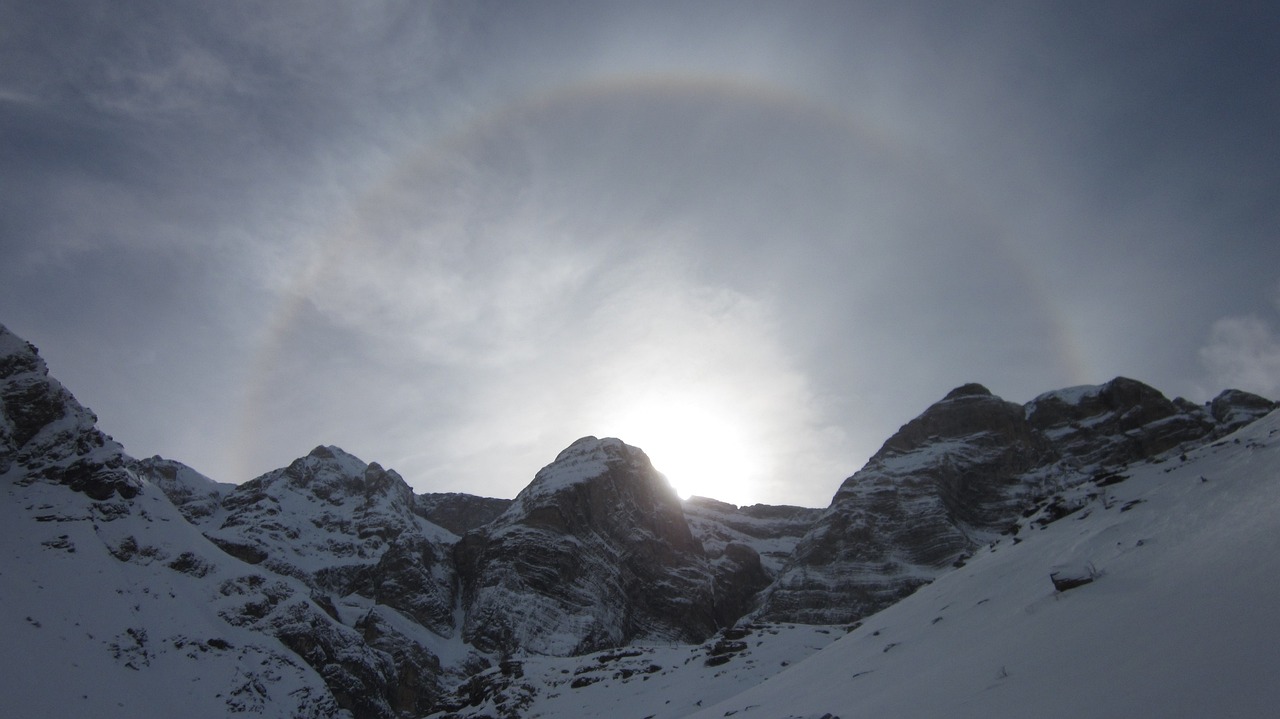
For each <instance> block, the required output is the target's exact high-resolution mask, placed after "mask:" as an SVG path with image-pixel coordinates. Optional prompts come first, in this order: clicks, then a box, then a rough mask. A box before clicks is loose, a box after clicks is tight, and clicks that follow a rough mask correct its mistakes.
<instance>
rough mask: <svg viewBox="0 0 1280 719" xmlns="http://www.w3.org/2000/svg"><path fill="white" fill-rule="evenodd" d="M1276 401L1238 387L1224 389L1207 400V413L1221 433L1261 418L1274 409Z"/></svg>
mask: <svg viewBox="0 0 1280 719" xmlns="http://www.w3.org/2000/svg"><path fill="white" fill-rule="evenodd" d="M1277 406H1280V404H1277V403H1276V402H1272V401H1271V400H1269V399H1267V398H1265V397H1259V396H1258V395H1256V394H1250V393H1249V392H1242V391H1240V390H1238V389H1229V390H1225V391H1224V392H1222V393H1221V394H1219V395H1218V396H1217V397H1214V398H1213V400H1212V401H1210V402H1209V413H1210V414H1212V415H1213V419H1214V421H1216V422H1217V423H1218V429H1219V431H1218V432H1217V434H1219V435H1223V434H1227V433H1228V432H1234V431H1236V430H1237V429H1239V428H1241V427H1243V426H1245V425H1246V424H1249V423H1250V422H1253V421H1254V420H1256V419H1261V418H1262V417H1263V416H1264V415H1267V414H1269V413H1271V412H1272V411H1273V410H1274V409H1276V407H1277Z"/></svg>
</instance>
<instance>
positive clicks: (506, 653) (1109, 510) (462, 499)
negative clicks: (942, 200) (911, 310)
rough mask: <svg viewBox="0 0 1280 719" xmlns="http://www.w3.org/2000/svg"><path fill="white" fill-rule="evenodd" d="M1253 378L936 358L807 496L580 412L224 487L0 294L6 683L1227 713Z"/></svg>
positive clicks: (1249, 665) (384, 704) (45, 692)
mask: <svg viewBox="0 0 1280 719" xmlns="http://www.w3.org/2000/svg"><path fill="white" fill-rule="evenodd" d="M1274 409H1275V405H1274V404H1273V403H1271V402H1270V401H1268V400H1265V399H1263V398H1260V397H1256V396H1254V395H1249V394H1247V393H1242V392H1236V391H1228V392H1224V393H1223V394H1222V395H1220V396H1219V397H1218V398H1216V399H1215V400H1214V401H1213V402H1211V403H1209V404H1208V405H1206V406H1199V405H1195V404H1193V403H1188V402H1185V401H1183V400H1168V399H1166V398H1164V397H1163V395H1160V393H1159V392H1157V391H1156V390H1154V389H1152V388H1150V387H1147V386H1146V385H1142V384H1141V383H1138V382H1135V381H1133V380H1127V379H1123V378H1120V379H1116V380H1113V381H1112V382H1109V383H1107V384H1105V385H1100V386H1097V387H1082V388H1072V389H1069V390H1060V391H1057V392H1051V393H1048V394H1045V395H1042V396H1040V397H1038V398H1036V399H1035V400H1033V401H1031V402H1029V403H1027V404H1026V405H1017V404H1013V403H1009V402H1005V401H1003V400H1000V399H999V398H997V397H994V396H992V395H991V394H990V392H988V391H986V390H985V389H984V388H982V387H980V386H978V385H966V386H964V387H961V388H958V389H957V390H955V391H953V392H952V393H950V394H948V395H947V396H946V397H945V398H944V399H943V400H942V401H940V402H939V403H937V404H935V405H934V406H933V407H930V408H929V409H927V410H926V411H925V413H924V414H922V415H921V416H920V417H919V418H917V419H916V420H913V421H912V422H910V423H908V424H907V425H905V426H904V427H903V428H902V429H901V430H900V431H899V432H898V433H897V434H895V435H894V436H893V437H892V438H890V439H889V440H888V441H887V442H886V443H885V445H884V447H883V448H881V450H880V451H879V452H878V453H877V454H876V455H875V456H874V457H873V458H872V460H871V461H870V462H868V464H867V466H866V467H864V468H863V469H862V470H861V471H859V472H858V473H856V474H854V475H853V476H852V477H850V478H849V479H848V480H846V482H845V483H844V485H842V486H841V488H840V490H839V492H837V494H836V496H835V497H834V498H833V500H832V503H831V505H830V506H829V507H827V508H826V509H807V508H799V507H768V506H755V507H734V506H733V505H728V504H724V503H721V502H716V501H715V500H711V499H704V498H696V499H692V500H688V501H685V502H683V503H682V502H681V501H680V500H679V499H678V498H677V497H676V496H675V494H674V492H673V491H672V490H671V488H670V486H669V485H668V484H667V483H666V481H665V479H663V478H662V476H661V475H660V474H659V473H658V472H657V471H656V470H655V469H654V468H653V467H652V465H651V464H650V463H649V460H648V458H647V457H645V455H644V453H643V452H641V451H640V450H639V449H636V448H634V447H629V446H628V445H626V444H624V443H623V442H621V441H619V440H616V439H597V438H594V437H585V438H583V439H582V440H579V441H578V442H575V443H574V444H573V445H571V446H570V447H569V448H567V449H566V450H565V451H564V452H562V453H561V454H560V455H559V456H558V457H557V458H556V459H555V461H553V462H552V463H551V464H549V465H547V466H546V467H545V468H543V469H542V470H541V471H540V472H538V473H537V474H536V476H535V477H534V479H533V481H532V482H531V484H530V485H529V486H528V487H527V488H526V489H525V490H524V491H523V492H521V493H520V495H519V496H517V497H516V498H515V499H514V500H506V499H491V498H480V497H472V496H470V495H464V494H431V495H414V493H413V492H412V491H411V489H410V488H409V486H408V484H407V483H405V481H404V480H403V479H402V478H401V477H400V476H399V475H398V474H397V473H396V472H395V471H393V470H390V469H384V468H383V467H381V466H380V465H378V464H376V463H367V462H365V461H363V460H361V459H358V458H356V457H353V456H351V455H350V454H347V453H346V452H343V451H342V450H341V449H339V448H337V447H327V446H321V447H317V448H316V449H314V450H312V451H311V452H310V453H309V454H307V455H306V456H304V457H301V458H299V459H298V460H296V461H294V462H293V463H291V464H290V465H289V466H288V467H283V468H280V469H277V470H274V471H272V472H268V473H266V474H264V475H262V476H261V477H258V478H256V479H253V480H250V481H248V482H245V483H244V484H240V485H230V484H220V483H216V482H214V481H212V480H210V479H208V478H207V477H204V476H202V475H200V474H199V473H198V472H196V471H194V470H192V469H191V468H188V467H186V466H184V465H182V464H181V463H178V462H174V461H172V460H166V459H162V458H159V457H153V458H150V459H134V458H131V457H129V456H128V455H126V454H125V453H124V450H123V448H121V447H120V446H119V445H118V444H117V443H115V442H114V441H112V440H111V439H110V438H109V437H107V436H106V435H104V434H103V433H102V432H101V431H99V430H98V429H97V427H96V418H95V417H94V416H93V414H92V413H91V412H89V411H88V410H87V409H85V408H84V407H82V406H80V405H79V403H78V402H76V401H75V399H74V397H73V396H72V395H71V394H70V393H69V392H68V391H67V390H66V389H65V388H63V387H62V386H61V385H60V384H59V383H58V382H57V381H56V380H54V379H52V378H51V377H49V376H48V373H47V370H46V367H45V365H44V362H43V360H42V359H41V358H40V357H39V355H38V353H37V352H36V350H35V348H34V347H32V346H30V345H29V344H27V343H26V342H24V341H22V340H21V339H20V338H18V337H16V336H14V335H13V334H12V333H10V332H8V330H6V329H4V328H3V327H0V487H3V488H4V491H5V495H6V496H5V501H4V502H3V503H2V506H3V509H0V511H3V512H4V516H3V517H0V536H3V547H4V549H3V554H2V555H0V557H3V560H0V606H3V607H4V610H5V611H3V612H0V628H2V631H3V636H5V637H6V639H8V641H6V642H3V643H0V688H3V689H4V696H5V697H6V698H5V700H4V706H5V715H6V716H15V717H26V716H32V717H34V716H42V717H43V716H76V715H82V714H93V715H95V716H107V717H110V716H121V717H123V716H130V717H136V716H161V715H164V716H167V715H182V716H196V717H199V716H225V715H226V714H230V713H241V712H244V713H257V714H263V715H266V716H308V717H313V716H321V717H353V718H358V719H365V718H366V717H379V718H381V717H387V718H390V717H404V718H407V717H422V716H427V715H430V714H433V713H435V714H440V715H442V716H443V715H447V716H474V717H480V716H505V717H523V716H616V715H618V714H619V712H620V711H625V713H627V714H634V715H636V716H653V717H682V716H687V715H689V714H691V713H694V712H698V711H704V710H705V712H706V713H705V714H703V715H704V716H717V717H719V716H732V715H735V714H739V713H740V714H742V715H743V716H752V715H754V716H769V717H773V716H796V717H800V716H804V717H808V716H813V717H820V716H822V715H824V714H830V715H832V716H836V715H841V714H844V715H846V716H849V715H867V714H869V715H877V716H878V715H895V716H930V715H934V714H938V713H940V710H941V708H943V707H948V708H950V709H951V710H953V711H951V712H950V714H949V715H954V714H955V713H956V712H959V714H960V715H973V716H977V715H983V716H988V715H996V716H1000V715H1006V714H1014V713H1018V714H1025V713H1028V712H1030V713H1032V714H1035V715H1055V714H1056V713H1061V714H1065V713H1066V712H1067V711H1068V710H1069V708H1070V707H1073V706H1083V707H1087V708H1088V709H1087V710H1086V711H1084V712H1083V713H1084V714H1085V715H1091V716H1092V715H1097V716H1107V715H1116V716H1118V715H1120V713H1121V712H1119V711H1111V710H1110V709H1109V708H1108V707H1112V706H1115V707H1130V708H1131V707H1133V706H1136V705H1135V704H1134V703H1133V702H1132V701H1129V700H1123V701H1121V700H1120V694H1121V693H1122V692H1124V691H1125V688H1124V687H1123V686H1120V683H1121V682H1122V681H1123V682H1130V683H1132V684H1133V686H1135V687H1138V689H1136V690H1135V691H1136V694H1135V696H1140V697H1145V698H1146V701H1148V702H1151V704H1149V705H1150V706H1156V707H1160V708H1162V711H1164V713H1167V714H1174V715H1179V714H1181V715H1203V713H1205V712H1190V713H1188V711H1187V708H1188V707H1200V706H1203V704H1196V703H1195V702H1194V701H1192V699H1196V698H1198V697H1202V696H1203V697H1217V698H1219V699H1222V698H1223V697H1225V696H1226V692H1227V689H1231V690H1232V691H1234V692H1236V693H1237V694H1240V695H1242V696H1237V698H1236V701H1235V703H1232V704H1227V705H1224V706H1227V707H1228V708H1229V709H1234V710H1239V711H1238V712H1237V714H1238V715H1241V716H1245V715H1254V714H1252V713H1250V711H1249V710H1251V709H1252V708H1254V707H1260V706H1265V704H1263V702H1264V701H1274V699H1275V698H1276V697H1275V696H1274V691H1272V690H1267V689H1264V686H1263V684H1261V683H1259V682H1260V674H1259V672H1260V671H1261V670H1260V669H1259V668H1260V667H1261V668H1265V667H1266V666H1268V665H1269V663H1268V662H1267V661H1266V659H1267V658H1268V657H1267V653H1268V652H1270V651H1271V649H1270V647H1271V646H1274V642H1275V639H1277V638H1280V637H1277V631H1276V628H1277V624H1276V622H1274V621H1273V620H1270V619H1269V617H1268V616H1266V614H1265V610H1264V608H1265V607H1268V606H1270V605H1271V604H1273V603H1274V599H1275V598H1276V596H1275V595H1276V591H1277V585H1276V583H1275V582H1274V581H1273V580H1271V579H1270V577H1273V576H1276V574H1275V572H1274V571H1273V570H1274V569H1275V567H1273V566H1272V564H1273V563H1274V562H1275V561H1277V560H1275V559H1274V557H1276V556H1280V555H1277V554H1276V552H1275V551H1274V549H1275V544H1276V540H1275V539H1274V538H1275V537H1277V536H1280V534H1277V533H1276V531H1275V530H1276V529H1277V527H1275V526H1274V525H1275V522H1276V520H1273V519H1272V518H1271V517H1272V515H1273V514H1274V513H1269V512H1268V511H1267V509H1268V508H1269V507H1271V506H1273V504H1274V501H1275V500H1276V499H1277V497H1276V496H1275V495H1276V493H1277V492H1280V487H1277V480H1278V479H1280V454H1278V453H1277V442H1280V419H1277V414H1274V413H1273V414H1268V413H1271V412H1272V410H1274ZM1262 417H1265V418H1264V419H1261V420H1259V418H1262ZM1240 563H1243V564H1244V565H1245V566H1240V567H1235V566H1234V565H1235V564H1240ZM1054 572H1057V575H1058V576H1057V580H1058V583H1057V585H1056V586H1057V587H1059V588H1055V584H1054V582H1052V581H1051V580H1050V574H1051V573H1054ZM1073 579H1074V580H1077V581H1090V583H1088V584H1086V585H1084V586H1078V587H1075V588H1071V589H1067V590H1065V591H1064V590H1063V589H1062V588H1063V587H1066V586H1067V585H1069V584H1071V583H1072V582H1071V580H1073ZM1220 590H1221V591H1220ZM913 592H914V593H913ZM877 612H878V613H877ZM925 615H928V616H927V617H926V616H925ZM1234 617H1239V618H1240V619H1242V620H1245V621H1247V622H1249V630H1248V631H1245V630H1244V629H1242V628H1241V627H1239V626H1235V625H1231V621H1232V620H1233V618H1234ZM1077 623H1078V625H1077ZM1175 626H1184V627H1185V628H1186V629H1185V631H1184V634H1183V635H1181V636H1176V635H1177V633H1176V632H1173V631H1171V629H1172V628H1173V627H1175ZM846 632H848V634H847V636H846ZM1121 640H1123V641H1121ZM1196 646H1204V647H1206V651H1208V652H1209V654H1203V655H1199V656H1196V655H1195V652H1194V651H1193V649H1194V648H1195V647H1196ZM824 647H825V648H824ZM1237 657H1239V659H1237ZM1204 664H1213V666H1212V667H1211V668H1207V667H1205V666H1202V665H1204ZM917 668H919V669H920V671H921V672H923V673H922V674H921V676H920V677H916V676H915V674H913V672H915V671H916V669H917ZM1196 671H1199V672H1200V674H1199V675H1197V676H1194V677H1190V678H1188V679H1187V680H1186V681H1181V680H1179V681H1177V682H1172V683H1173V684H1176V686H1169V687H1164V685H1161V684H1160V681H1164V682H1165V685H1168V684H1170V683H1171V680H1168V679H1167V677H1166V679H1164V680H1160V679H1159V677H1160V676H1165V675H1164V674H1162V672H1173V673H1174V675H1176V676H1181V675H1182V674H1188V675H1190V674H1192V673H1194V672H1196ZM982 672H987V674H990V675H991V676H986V675H985V674H984V675H983V676H981V677H979V676H978V674H982ZM1228 674H1229V675H1230V676H1225V675H1228ZM846 675H847V676H846ZM1203 677H1208V678H1211V679H1212V680H1213V682H1214V684H1213V687H1215V688H1214V689H1212V691H1210V690H1209V689H1207V688H1205V687H1207V686H1208V684H1207V680H1202V678H1203ZM1077 680H1079V681H1077ZM762 682H763V684H761V683H762ZM1081 683H1083V684H1084V685H1083V686H1081ZM757 684H760V688H759V689H754V688H753V687H755V686H756V685H757ZM1162 687H1164V688H1166V689H1168V692H1167V694H1168V696H1172V697H1175V698H1177V699H1178V701H1176V702H1175V701H1173V700H1170V699H1167V698H1165V697H1163V695H1162V696H1156V694H1157V693H1158V692H1159V690H1160V689H1161V688H1162ZM1221 687H1225V688H1221ZM1077 691H1081V692H1092V694H1091V695H1090V699H1089V700H1088V701H1083V700H1080V699H1079V697H1078V695H1077V694H1076V692H1077ZM743 692H745V693H743ZM1022 702H1026V704H1023V703H1022ZM1032 702H1060V703H1061V704H1060V705H1059V704H1053V705H1052V707H1053V710H1052V711H1049V710H1042V707H1041V706H1040V705H1038V704H1035V705H1034V706H1035V709H1034V710H1031V709H1029V708H1028V707H1031V706H1033V704H1032ZM1108 702H1110V703H1108ZM713 704H716V706H715V707H714V708H710V707H712V705H713ZM957 707H960V708H959V709H957ZM1013 707H1021V708H1022V711H1017V712H1015V711H1013V710H1012V708H1013ZM855 709H856V711H855ZM983 712H986V713H983ZM1127 713H1130V714H1131V713H1133V712H1132V711H1128V712H1127ZM1143 713H1148V712H1143ZM1156 713H1159V711H1157V712H1156ZM1211 713H1214V714H1218V715H1222V712H1211ZM1227 714H1230V712H1227Z"/></svg>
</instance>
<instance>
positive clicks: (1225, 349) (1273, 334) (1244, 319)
mask: <svg viewBox="0 0 1280 719" xmlns="http://www.w3.org/2000/svg"><path fill="white" fill-rule="evenodd" d="M1275 304H1276V308H1277V310H1280V292H1277V294H1276V303H1275ZM1200 361H1201V362H1202V363H1203V364H1204V367H1205V370H1206V371H1207V372H1208V374H1209V379H1210V381H1211V383H1212V384H1214V385H1216V386H1218V387H1231V388H1235V389H1242V390H1245V391H1248V392H1254V393H1257V394H1260V395H1263V396H1264V397H1270V398H1273V399H1274V398H1276V397H1280V333H1278V332H1277V331H1276V328H1275V326H1274V324H1273V323H1272V321H1271V320H1270V319H1268V318H1265V317H1262V316H1259V315H1257V314H1249V315H1241V316H1236V317H1223V318H1221V319H1219V320H1217V321H1216V322H1214V323H1213V327H1212V328H1210V330H1209V339H1208V342H1207V344H1206V345H1205V346H1204V347H1202V348H1201V349H1200Z"/></svg>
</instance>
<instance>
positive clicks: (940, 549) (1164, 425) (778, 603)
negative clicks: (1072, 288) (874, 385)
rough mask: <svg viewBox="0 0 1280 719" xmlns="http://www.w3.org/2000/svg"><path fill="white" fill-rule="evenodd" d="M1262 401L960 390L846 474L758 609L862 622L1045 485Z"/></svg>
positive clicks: (1145, 450)
mask: <svg viewBox="0 0 1280 719" xmlns="http://www.w3.org/2000/svg"><path fill="white" fill-rule="evenodd" d="M1274 406H1275V405H1274V404H1273V403H1271V402H1270V401H1268V400H1265V399H1262V398H1260V397H1256V396H1254V395H1249V394H1248V393H1243V392H1236V391H1231V392H1224V393H1223V394H1222V395H1220V396H1219V397H1218V398H1217V399H1215V400H1214V402H1213V403H1211V404H1210V410H1211V411H1208V410H1206V409H1205V408H1203V407H1200V406H1198V405H1194V404H1191V403H1188V402H1185V401H1181V400H1179V401H1173V400H1169V399H1167V398H1166V397H1164V395H1162V394H1160V393H1159V392H1158V391H1156V390H1155V389H1153V388H1151V387H1148V386H1147V385H1144V384H1142V383H1141V382H1136V381H1134V380H1131V379H1127V378H1123V377H1121V378H1117V379H1115V380H1112V381H1111V382H1108V383H1107V384H1105V385H1100V386H1096V387H1077V388H1072V389H1068V390H1060V391H1057V392H1050V393H1046V394H1044V395H1041V396H1039V397H1037V398H1036V399H1034V400H1032V401H1031V402H1028V403H1027V404H1026V405H1025V406H1019V405H1017V404H1014V403H1011V402H1005V401H1004V400H1001V399H999V398H998V397H995V396H993V395H992V394H991V393H990V392H989V391H988V390H987V389H986V388H984V387H982V386H981V385H965V386H962V387H959V388H957V389H955V390H953V391H952V392H950V393H949V394H948V395H947V396H946V397H944V398H943V399H942V400H941V401H940V402H938V403H937V404H934V405H933V406H931V407H929V408H928V409H927V410H926V411H925V412H924V413H923V414H921V415H920V416H919V417H917V418H916V419H913V420H912V421H910V422H908V423H907V424H906V425H904V426H903V427H902V428H901V429H900V430H899V431H898V432H897V433H896V434H894V436H892V437H890V438H889V440H888V441H886V442H885V443H884V446H883V447H881V449H880V451H878V452H877V453H876V454H875V455H874V456H873V457H872V458H871V460H870V461H869V462H868V463H867V465H866V466H865V467H863V468H862V469H861V470H860V471H859V472H858V473H856V474H854V475H853V476H852V477H850V478H849V479H847V480H845V482H844V483H843V484H842V485H841V486H840V489H839V490H838V491H837V492H836V495H835V497H834V498H833V499H832V502H831V506H830V507H829V508H828V509H827V510H826V512H825V513H824V514H823V515H822V516H821V517H820V518H819V519H818V520H817V521H816V522H815V524H814V525H813V527H812V528H811V529H810V530H809V531H808V532H807V533H806V534H805V536H804V538H803V539H801V540H800V542H799V543H798V545H797V546H796V550H795V553H794V554H793V555H792V557H791V558H790V560H789V562H788V564H787V565H786V567H785V569H784V570H783V571H782V573H781V574H780V576H779V577H778V579H777V580H776V581H775V582H774V584H773V585H772V586H770V587H769V589H768V590H766V592H765V594H764V596H763V601H762V605H761V608H760V610H759V612H758V616H760V617H761V618H766V619H772V620H781V621H797V622H812V623H843V622H852V621H855V620H857V619H860V618H861V617H863V616H866V615H867V614H870V613H872V612H875V611H877V610H879V609H881V608H883V607H885V606H888V605H889V604H891V603H893V602H894V601H896V600H898V599H900V598H901V597H903V596H905V595H907V594H910V593H911V592H913V591H915V589H916V588H918V587H919V586H920V585H922V584H924V583H927V582H929V581H931V580H932V579H933V578H934V577H936V576H937V575H938V574H939V573H941V572H942V571H944V570H945V569H947V568H949V567H950V566H952V565H953V564H955V563H958V562H960V563H962V562H963V561H964V556H965V555H966V554H967V553H969V552H971V551H972V550H973V549H974V548H975V547H977V546H979V545H981V544H982V543H984V542H986V541H989V540H990V539H991V537H992V536H993V535H995V534H996V533H998V532H999V531H1001V530H1003V529H1005V528H1007V527H1008V526H1009V525H1011V524H1012V523H1013V522H1014V520H1016V519H1017V518H1018V515H1019V513H1020V512H1022V511H1025V510H1027V509H1029V508H1031V507H1033V506H1034V505H1035V503H1036V502H1037V501H1038V500H1040V499H1042V498H1044V497H1045V496H1047V495H1049V494H1051V493H1052V492H1053V491H1056V490H1060V489H1063V488H1066V487H1070V486H1074V485H1078V484H1081V483H1083V482H1085V481H1088V480H1090V479H1093V478H1094V477H1096V476H1100V475H1102V474H1105V473H1107V472H1110V471H1115V470H1118V469H1120V468H1122V467H1123V466H1125V465H1127V464H1130V463H1133V462H1138V461H1145V460H1148V459H1151V458H1153V457H1156V456H1157V455H1159V454H1161V453H1163V452H1168V451H1170V450H1174V449H1177V448H1180V447H1181V448H1186V447H1190V446H1193V445H1195V444H1197V443H1202V442H1205V441H1208V440H1211V439H1213V438H1215V437H1218V436H1220V435H1221V434H1223V433H1225V432H1226V431H1230V430H1231V429H1234V428H1236V427H1238V426H1240V425H1241V424H1243V423H1247V422H1248V421H1251V420H1252V419H1256V418H1257V417H1260V416H1262V414H1265V413H1267V412H1269V411H1271V409H1272V408H1274Z"/></svg>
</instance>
